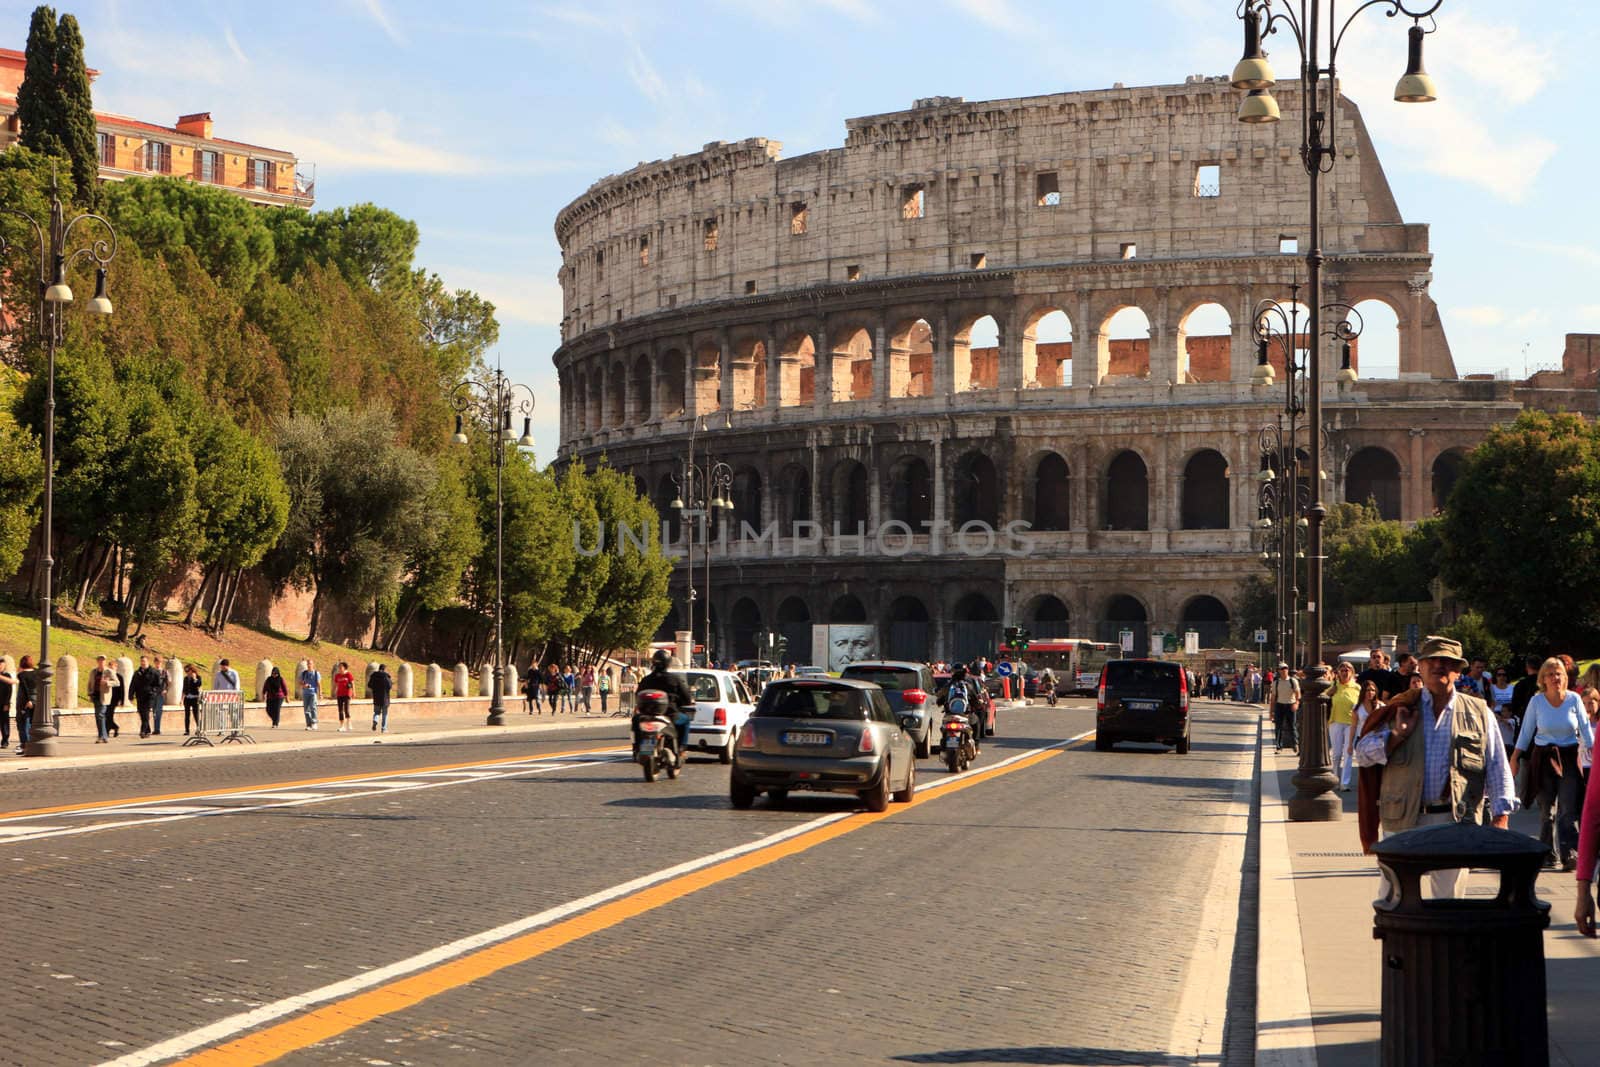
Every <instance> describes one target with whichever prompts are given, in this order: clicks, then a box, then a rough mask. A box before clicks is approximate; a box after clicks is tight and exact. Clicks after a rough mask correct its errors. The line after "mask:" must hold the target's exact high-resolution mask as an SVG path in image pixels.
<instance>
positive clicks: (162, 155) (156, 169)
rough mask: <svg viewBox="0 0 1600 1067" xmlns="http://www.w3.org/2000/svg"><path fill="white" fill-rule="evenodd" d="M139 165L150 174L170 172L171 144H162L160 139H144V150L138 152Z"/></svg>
mask: <svg viewBox="0 0 1600 1067" xmlns="http://www.w3.org/2000/svg"><path fill="white" fill-rule="evenodd" d="M139 165H140V167H141V169H143V170H146V171H149V172H150V173H151V174H171V173H172V146H171V145H169V144H162V143H161V142H160V141H146V142H145V143H144V151H143V152H142V153H141V154H140V160H139Z"/></svg>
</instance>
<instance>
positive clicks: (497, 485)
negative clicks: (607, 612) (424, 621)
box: [450, 367, 534, 726]
mask: <svg viewBox="0 0 1600 1067" xmlns="http://www.w3.org/2000/svg"><path fill="white" fill-rule="evenodd" d="M533 399H534V397H533V390H532V389H530V388H529V387H528V386H526V385H521V384H517V383H513V382H511V381H508V380H507V379H506V376H505V372H504V371H502V370H501V369H500V368H499V367H496V368H494V370H492V371H491V370H487V369H486V370H484V371H482V372H481V373H480V374H478V375H476V376H475V377H469V378H467V379H465V380H464V381H461V382H459V383H457V384H456V387H455V388H454V389H452V390H451V391H450V403H451V406H453V407H454V408H455V409H456V432H455V437H454V438H453V440H454V441H455V443H456V444H458V445H464V444H466V443H467V430H466V419H467V417H468V416H471V418H472V421H473V422H475V423H478V424H479V425H481V426H483V427H485V428H487V429H488V431H489V433H490V438H489V441H490V445H489V447H490V449H491V450H492V452H493V456H494V671H493V672H492V673H493V675H494V677H493V679H492V680H491V684H492V685H493V686H494V692H493V693H492V694H491V695H490V697H489V718H488V725H490V726H504V725H505V722H506V704H505V688H506V687H505V673H506V648H505V606H506V597H505V580H506V575H505V570H506V531H505V525H506V498H505V473H506V449H507V448H508V447H511V448H532V447H533ZM517 415H521V416H522V436H521V437H516V436H514V433H513V430H512V419H513V417H514V416H517Z"/></svg>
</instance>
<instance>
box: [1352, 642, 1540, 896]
mask: <svg viewBox="0 0 1600 1067" xmlns="http://www.w3.org/2000/svg"><path fill="white" fill-rule="evenodd" d="M1419 651H1420V652H1421V669H1420V672H1419V673H1420V677H1421V678H1422V683H1423V688H1422V689H1421V690H1420V691H1419V692H1418V693H1416V694H1415V695H1413V694H1411V693H1405V694H1402V695H1401V696H1398V697H1396V698H1395V699H1394V700H1392V701H1390V702H1389V703H1388V704H1386V705H1384V706H1383V707H1381V708H1380V709H1379V710H1378V713H1377V714H1375V715H1373V716H1372V717H1371V718H1370V719H1368V720H1367V723H1366V726H1365V728H1364V732H1363V734H1362V737H1361V739H1360V740H1359V741H1357V742H1356V751H1355V758H1356V766H1358V767H1360V768H1361V782H1360V789H1359V802H1358V806H1357V807H1358V813H1359V814H1358V818H1357V822H1358V824H1359V829H1360V835H1361V846H1362V848H1363V850H1365V851H1366V852H1368V853H1370V852H1371V851H1372V846H1373V845H1374V844H1375V843H1376V842H1377V841H1378V839H1379V837H1380V836H1387V835H1389V834H1397V833H1400V832H1401V831H1402V830H1410V829H1413V828H1415V827H1418V826H1430V825H1434V824H1439V823H1451V822H1462V823H1468V822H1477V821H1478V817H1479V811H1480V809H1481V808H1482V807H1483V805H1484V804H1485V803H1487V804H1488V805H1489V814H1490V817H1491V819H1492V821H1493V824H1494V825H1495V826H1497V827H1499V828H1501V829H1504V828H1505V826H1506V822H1507V820H1508V819H1509V817H1510V815H1511V812H1512V811H1513V810H1515V809H1516V806H1517V802H1516V798H1515V797H1513V796H1512V786H1511V770H1510V766H1509V764H1508V763H1507V760H1506V751H1505V746H1504V745H1503V744H1501V742H1500V731H1499V730H1498V729H1496V728H1495V726H1494V723H1493V721H1492V720H1491V719H1490V718H1489V706H1488V705H1487V704H1485V703H1484V702H1483V701H1482V700H1480V699H1478V698H1477V697H1475V696H1473V695H1472V694H1471V693H1461V692H1457V691H1456V688H1455V683H1456V679H1457V678H1458V677H1459V676H1460V674H1461V671H1462V670H1463V669H1464V668H1465V667H1466V665H1467V661H1466V660H1464V659H1462V658H1461V643H1460V642H1459V641H1454V640H1451V639H1450V638H1447V637H1435V636H1431V635H1430V636H1429V637H1428V638H1426V639H1425V640H1424V641H1423V642H1422V647H1421V649H1420V650H1419ZM1466 873H1467V872H1466V871H1465V870H1463V869H1459V868H1458V869H1454V870H1452V869H1444V870H1438V871H1433V872H1431V873H1430V875H1429V879H1430V881H1431V882H1432V888H1433V894H1432V895H1433V896H1434V897H1436V898H1446V897H1454V898H1458V897H1460V896H1461V895H1462V890H1463V889H1464V887H1465V883H1466ZM1393 891H1394V890H1393V887H1392V886H1388V885H1387V879H1385V895H1386V896H1387V895H1389V894H1391V893H1392V892H1393Z"/></svg>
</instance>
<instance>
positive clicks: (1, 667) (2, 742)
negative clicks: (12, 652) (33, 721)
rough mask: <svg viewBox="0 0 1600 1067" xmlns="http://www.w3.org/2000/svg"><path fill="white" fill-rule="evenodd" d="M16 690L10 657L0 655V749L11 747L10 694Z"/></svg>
mask: <svg viewBox="0 0 1600 1067" xmlns="http://www.w3.org/2000/svg"><path fill="white" fill-rule="evenodd" d="M16 690H17V676H16V674H15V672H13V671H12V669H11V657H10V656H0V751H4V750H5V749H8V748H10V747H11V696H12V694H13V693H15V692H16Z"/></svg>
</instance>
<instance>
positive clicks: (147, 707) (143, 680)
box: [129, 656, 165, 739]
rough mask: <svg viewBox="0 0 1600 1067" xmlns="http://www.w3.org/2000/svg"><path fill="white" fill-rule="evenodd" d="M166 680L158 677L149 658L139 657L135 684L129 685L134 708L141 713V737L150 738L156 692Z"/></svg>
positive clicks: (134, 673) (134, 678) (134, 676)
mask: <svg viewBox="0 0 1600 1067" xmlns="http://www.w3.org/2000/svg"><path fill="white" fill-rule="evenodd" d="M164 681H165V679H164V678H161V677H159V676H158V675H157V672H156V669H155V668H154V667H152V666H150V657H149V656H140V657H139V667H138V669H137V670H135V671H134V672H133V682H132V683H131V684H130V685H129V692H130V694H131V695H132V696H133V706H134V709H135V710H136V711H138V713H139V737H140V738H141V739H142V738H146V737H149V736H150V714H151V712H152V710H153V709H154V708H155V702H156V690H157V689H158V688H160V687H161V685H162V684H163V682H164Z"/></svg>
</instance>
